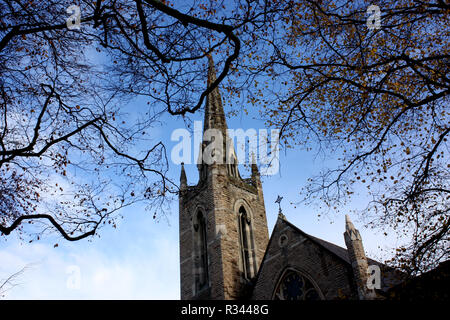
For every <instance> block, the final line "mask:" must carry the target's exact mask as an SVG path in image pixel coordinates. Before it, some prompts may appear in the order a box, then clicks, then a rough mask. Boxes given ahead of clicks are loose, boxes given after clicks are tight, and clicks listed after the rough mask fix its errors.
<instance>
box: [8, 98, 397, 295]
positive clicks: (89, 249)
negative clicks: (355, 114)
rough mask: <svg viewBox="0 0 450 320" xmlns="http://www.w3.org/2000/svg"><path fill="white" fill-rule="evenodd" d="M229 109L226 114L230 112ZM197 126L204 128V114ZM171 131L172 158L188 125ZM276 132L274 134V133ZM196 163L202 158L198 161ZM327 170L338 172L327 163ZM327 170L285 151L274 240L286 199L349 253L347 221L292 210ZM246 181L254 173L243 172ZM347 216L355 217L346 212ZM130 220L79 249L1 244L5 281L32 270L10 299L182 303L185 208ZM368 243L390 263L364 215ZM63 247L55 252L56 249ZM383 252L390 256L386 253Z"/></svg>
mask: <svg viewBox="0 0 450 320" xmlns="http://www.w3.org/2000/svg"><path fill="white" fill-rule="evenodd" d="M144 103H145V101H143V100H141V99H136V100H135V101H133V102H131V103H130V105H132V107H133V108H139V107H140V105H142V106H144ZM225 108H226V106H225ZM254 118H256V115H255V114H252V112H250V115H249V116H246V115H241V116H237V117H234V118H232V119H228V126H229V128H235V129H237V128H242V129H244V130H246V129H249V128H254V129H256V130H259V129H264V128H265V127H264V123H263V122H262V121H260V120H255V119H254ZM192 120H201V121H202V120H203V114H202V113H198V114H196V115H195V116H194V117H193V118H192ZM163 124H164V126H163V127H156V128H155V129H154V130H153V131H152V132H149V135H150V136H151V137H152V139H154V140H159V139H161V140H162V141H164V142H165V143H166V145H167V149H168V151H169V153H170V150H171V149H172V148H173V146H175V144H177V142H175V141H170V135H171V133H172V131H173V130H175V129H177V128H184V123H183V121H181V119H175V118H169V117H167V118H165V119H164V121H163ZM267 129H270V128H267ZM195 157H196V155H195ZM327 164H329V165H333V164H337V163H336V162H334V161H329V160H328V161H327ZM323 165H324V163H323V162H322V160H320V158H317V157H315V154H314V153H313V152H310V153H307V152H305V151H302V150H292V149H290V150H287V151H286V152H285V151H284V150H281V152H280V172H279V174H277V175H274V176H267V177H263V180H262V182H263V188H264V199H265V204H266V215H267V220H268V226H269V233H271V232H272V229H273V226H274V224H275V222H276V218H277V213H278V205H277V204H275V203H274V201H275V199H276V198H277V196H278V195H281V196H283V197H284V199H283V201H282V208H283V213H284V214H285V216H286V218H287V219H288V220H289V221H290V222H292V223H294V224H295V225H296V226H297V227H299V228H300V229H302V230H303V231H305V232H307V233H309V234H311V235H314V236H316V237H320V238H322V239H324V240H327V241H330V242H333V243H335V244H338V245H340V246H344V247H345V244H344V238H343V232H344V228H345V226H344V215H343V213H340V214H337V213H333V212H330V213H328V214H327V215H323V214H322V215H321V217H320V218H319V217H318V214H319V213H320V212H319V211H318V210H317V208H315V207H306V206H303V205H292V204H290V203H291V202H294V203H296V202H298V201H300V200H301V195H300V193H299V192H300V189H301V187H302V186H304V184H305V183H306V180H307V178H309V177H310V176H313V175H314V174H316V173H318V172H319V171H320V170H321V169H322V168H323ZM186 171H187V177H188V183H189V184H191V185H193V184H195V183H196V182H197V179H198V173H197V168H196V166H195V164H192V165H187V166H186ZM179 172H180V167H179V166H178V165H175V164H173V163H171V164H170V172H169V176H170V177H172V178H173V179H174V180H175V181H178V179H179ZM241 175H243V176H244V177H245V176H246V175H247V176H248V173H246V172H243V170H242V168H241ZM365 202H366V201H365V198H364V196H363V195H362V196H361V197H360V198H358V199H357V200H355V201H353V202H352V203H349V204H348V205H347V207H348V208H358V209H362V208H364V207H365ZM342 212H346V213H347V212H348V211H345V210H343V211H342ZM121 214H122V215H123V217H124V218H123V219H120V220H119V223H118V228H117V229H113V228H110V227H105V228H103V229H101V230H100V237H95V238H92V239H90V240H82V241H78V242H74V243H71V242H68V241H65V240H64V239H61V238H60V237H58V236H57V235H54V236H50V237H47V238H45V239H44V240H40V241H38V242H33V243H28V242H26V241H25V242H23V241H21V240H19V239H18V237H17V235H16V234H14V233H13V234H11V235H10V236H8V237H7V238H6V241H5V240H3V241H1V242H0V261H1V263H0V279H1V278H4V277H6V276H8V275H10V274H12V273H14V272H16V271H17V270H19V269H21V268H22V267H23V266H25V265H30V266H29V268H28V269H27V270H26V272H25V273H24V274H23V275H22V276H21V277H20V278H19V279H18V282H19V283H20V284H19V285H18V286H16V287H14V288H12V289H11V290H10V291H8V292H7V295H6V298H8V299H179V245H178V202H177V201H174V202H173V203H172V205H171V210H170V213H169V214H167V215H166V216H163V217H160V219H157V220H154V219H153V217H152V215H153V213H152V212H149V211H145V207H144V205H142V204H138V205H134V206H132V207H128V208H125V209H124V210H122V211H121ZM350 216H351V218H352V220H353V222H354V224H355V226H356V227H357V228H359V230H360V232H361V235H362V237H363V241H364V246H365V249H366V253H367V254H368V256H370V257H372V258H378V259H382V258H385V257H388V256H389V250H390V248H392V247H394V246H396V240H395V239H394V238H393V237H390V238H386V237H385V236H384V235H382V232H381V231H378V232H375V231H374V230H370V229H366V228H364V227H363V223H362V221H361V220H360V219H359V217H358V216H357V215H354V214H350ZM56 243H57V244H58V246H57V247H54V245H55V244H56ZM380 249H383V250H384V251H381V250H380ZM74 266H75V267H76V268H77V270H79V276H80V286H79V287H78V288H73V287H71V286H70V285H68V281H69V282H70V281H71V279H72V278H71V277H72V276H73V274H72V273H71V270H73V267H74Z"/></svg>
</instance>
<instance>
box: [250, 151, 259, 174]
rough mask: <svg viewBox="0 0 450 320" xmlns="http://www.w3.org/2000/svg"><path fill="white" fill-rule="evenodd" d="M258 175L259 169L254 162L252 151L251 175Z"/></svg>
mask: <svg viewBox="0 0 450 320" xmlns="http://www.w3.org/2000/svg"><path fill="white" fill-rule="evenodd" d="M256 176H258V177H259V169H258V165H257V164H256V158H255V154H254V153H253V152H252V177H256Z"/></svg>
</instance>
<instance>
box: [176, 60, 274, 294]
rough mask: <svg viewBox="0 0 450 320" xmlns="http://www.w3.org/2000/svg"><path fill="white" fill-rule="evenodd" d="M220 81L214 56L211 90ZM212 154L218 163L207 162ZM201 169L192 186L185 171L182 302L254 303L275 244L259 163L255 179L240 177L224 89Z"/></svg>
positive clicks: (213, 108) (212, 105)
mask: <svg viewBox="0 0 450 320" xmlns="http://www.w3.org/2000/svg"><path fill="white" fill-rule="evenodd" d="M215 80H216V74H215V68H214V63H213V60H212V58H211V57H209V66H208V85H210V84H211V83H213V82H214V81H215ZM211 129H212V130H211ZM214 130H215V132H216V133H217V132H219V133H221V135H222V137H223V140H222V141H223V143H219V146H220V145H223V148H220V147H214V148H213V149H212V150H211V143H212V142H213V141H216V142H217V141H220V140H215V139H216V138H213V139H212V138H211V135H210V133H211V131H214ZM214 137H216V136H215V135H214ZM230 146H231V147H230ZM222 150H225V152H222ZM211 151H212V154H213V155H214V156H215V157H216V158H215V159H216V161H214V162H212V163H211V162H209V161H206V160H205V157H204V156H203V157H202V155H203V154H204V153H206V152H211ZM222 160H223V161H222ZM197 167H198V171H199V181H198V183H197V185H196V186H188V185H187V178H186V173H185V170H184V166H183V164H182V166H181V177H180V195H179V206H180V207H179V214H180V217H179V218H180V224H179V225H180V273H181V274H180V280H181V299H242V298H248V297H249V296H248V295H249V294H250V292H248V289H251V288H252V282H253V280H254V278H255V277H256V275H257V272H258V270H259V267H260V264H261V261H262V260H263V257H264V253H265V250H266V247H267V244H268V241H269V233H268V229H267V220H266V212H265V206H264V198H263V190H262V185H261V180H260V175H259V171H258V168H257V166H256V164H253V165H252V174H251V178H249V179H243V178H242V177H241V176H240V174H239V170H238V163H237V159H236V155H235V152H234V148H233V147H232V143H230V138H229V137H228V135H227V124H226V119H225V112H224V109H223V105H222V98H221V96H220V92H219V89H218V88H216V89H214V90H213V91H212V92H211V93H210V94H209V95H208V97H207V101H206V106H205V120H204V135H203V142H202V144H201V146H200V155H199V161H198V164H197Z"/></svg>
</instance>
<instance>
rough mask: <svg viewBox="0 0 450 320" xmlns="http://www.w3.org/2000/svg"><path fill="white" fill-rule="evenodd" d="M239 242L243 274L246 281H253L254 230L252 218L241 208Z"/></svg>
mask: <svg viewBox="0 0 450 320" xmlns="http://www.w3.org/2000/svg"><path fill="white" fill-rule="evenodd" d="M239 240H240V247H241V248H240V249H241V256H242V273H243V276H244V278H245V279H247V280H249V279H251V278H252V277H253V276H254V275H255V273H256V266H255V258H254V256H253V254H254V250H253V249H254V248H253V241H252V229H251V221H250V217H249V215H248V214H247V212H246V211H245V208H244V207H243V206H241V207H240V208H239Z"/></svg>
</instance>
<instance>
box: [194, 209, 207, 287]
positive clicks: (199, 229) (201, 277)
mask: <svg viewBox="0 0 450 320" xmlns="http://www.w3.org/2000/svg"><path fill="white" fill-rule="evenodd" d="M194 231H195V244H194V245H195V251H196V252H195V253H196V255H195V257H196V259H195V269H196V272H195V288H196V291H197V292H199V291H200V290H202V289H204V288H205V287H207V286H208V285H209V277H208V242H207V237H206V219H205V217H204V216H203V213H202V212H201V211H199V212H198V213H197V216H196V221H195V223H194Z"/></svg>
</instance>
